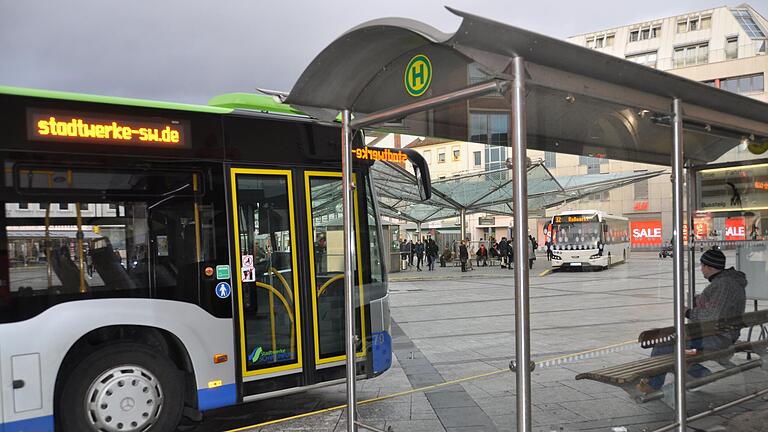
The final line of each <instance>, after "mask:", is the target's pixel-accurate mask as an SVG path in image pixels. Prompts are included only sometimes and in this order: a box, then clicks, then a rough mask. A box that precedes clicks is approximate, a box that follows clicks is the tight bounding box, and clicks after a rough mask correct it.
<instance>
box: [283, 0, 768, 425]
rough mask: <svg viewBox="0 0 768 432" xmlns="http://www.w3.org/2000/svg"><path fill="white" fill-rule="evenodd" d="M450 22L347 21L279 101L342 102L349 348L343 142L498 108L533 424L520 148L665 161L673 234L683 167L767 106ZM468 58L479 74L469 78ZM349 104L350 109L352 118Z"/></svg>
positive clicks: (540, 39) (720, 148)
mask: <svg viewBox="0 0 768 432" xmlns="http://www.w3.org/2000/svg"><path fill="white" fill-rule="evenodd" d="M450 10H451V12H453V13H455V14H456V15H458V16H459V17H461V18H462V23H461V25H460V26H459V28H458V30H457V31H456V32H455V33H453V34H445V33H443V32H440V31H438V30H436V29H434V28H431V27H429V26H427V25H425V24H423V23H420V22H415V21H412V20H407V19H383V20H376V21H371V22H368V23H365V24H362V25H360V26H358V27H355V28H353V29H351V30H350V31H348V32H347V33H345V34H343V35H341V36H340V37H339V38H338V39H336V40H335V41H334V42H332V43H331V44H330V45H329V46H328V47H326V48H325V49H324V50H323V51H322V52H321V53H320V54H319V55H318V56H317V57H316V58H315V59H314V60H313V61H312V62H311V63H310V65H309V66H308V67H307V68H306V69H305V71H304V72H303V74H302V75H301V77H300V78H299V80H298V81H297V83H296V84H295V86H294V87H293V89H292V90H291V92H290V94H289V96H288V98H287V100H286V102H287V103H289V104H291V105H292V106H294V107H296V108H298V109H300V110H302V111H304V112H307V113H310V114H312V115H314V116H316V117H318V118H325V119H327V120H328V121H332V120H333V119H334V118H335V117H336V116H337V115H338V113H339V112H340V111H341V113H342V125H343V128H342V129H343V132H342V133H343V141H342V142H343V148H342V165H343V177H344V180H343V181H344V185H345V186H346V187H345V191H344V196H345V204H344V207H345V208H344V210H345V234H346V235H345V240H346V243H345V244H346V246H347V247H346V256H345V263H346V272H345V274H346V277H345V283H346V284H347V286H346V292H347V299H346V305H347V310H346V319H347V339H348V340H347V352H348V353H350V352H354V336H353V335H354V333H353V332H352V326H353V324H354V322H353V321H352V318H353V317H352V310H351V309H352V307H351V305H352V302H351V296H352V292H353V291H352V277H351V276H352V273H351V272H352V265H351V264H352V259H351V251H352V250H353V248H352V247H351V246H352V245H351V238H352V237H351V227H352V223H351V214H352V212H351V209H352V203H351V187H352V182H351V180H352V177H351V171H350V164H351V162H352V158H351V141H352V139H353V137H354V134H355V133H356V131H358V130H361V129H365V128H375V129H379V130H385V131H390V132H401V133H407V134H410V135H419V136H433V137H440V138H446V139H458V140H470V139H469V138H471V137H472V134H471V133H470V132H471V129H472V124H471V121H472V116H471V115H470V113H471V112H472V110H473V109H505V110H506V112H508V113H509V127H508V133H507V134H506V135H505V136H501V137H497V138H499V140H500V141H501V142H503V143H506V144H507V145H509V146H511V147H512V152H511V153H512V155H513V156H512V182H511V184H510V188H511V189H512V194H513V198H514V199H513V211H514V217H515V220H517V221H518V223H516V225H515V239H516V240H515V244H514V256H515V273H514V276H515V347H516V350H515V356H516V358H515V360H514V362H513V364H512V365H511V366H512V369H513V371H514V372H515V373H516V386H517V388H516V409H514V410H513V409H512V407H510V411H515V412H516V424H517V430H518V431H523V432H527V431H530V430H532V429H531V369H532V367H531V364H530V327H529V325H530V324H529V315H530V310H529V293H528V283H529V281H528V267H527V266H526V265H524V263H525V262H526V261H527V247H526V244H525V241H526V237H527V229H528V227H527V215H528V205H527V204H528V203H527V199H526V197H527V194H528V190H529V188H528V184H527V176H526V169H525V168H526V164H525V163H524V162H522V161H525V160H526V156H525V152H526V149H527V148H531V149H537V150H546V151H554V152H562V153H570V154H577V155H588V156H593V157H607V158H611V159H621V160H628V161H634V162H642V163H651V164H659V165H667V166H671V167H672V178H673V222H674V223H673V225H674V232H676V233H681V232H682V229H683V215H684V194H683V191H684V180H685V179H684V167H685V166H686V164H688V165H693V164H696V165H700V164H704V163H709V162H711V161H714V160H716V159H717V158H719V157H720V156H721V155H723V154H724V153H726V152H727V151H728V150H730V149H732V148H734V147H735V146H737V145H739V144H740V143H741V142H742V141H753V142H763V141H765V140H766V139H768V138H766V137H768V105H766V104H765V103H762V102H759V101H757V100H754V99H750V98H747V97H744V96H741V95H737V94H733V93H728V92H725V91H722V90H719V89H715V88H711V87H708V86H706V85H704V84H701V83H697V82H694V81H690V80H687V79H684V78H681V77H677V76H674V75H671V74H667V73H665V72H662V71H658V70H655V69H652V68H648V67H645V66H641V65H638V64H635V63H631V62H628V61H625V60H623V59H619V58H616V57H612V56H609V55H606V54H603V53H600V52H597V51H594V50H590V49H586V48H584V47H580V46H576V45H573V44H571V43H568V42H564V41H561V40H557V39H554V38H550V37H546V36H542V35H539V34H536V33H532V32H529V31H526V30H522V29H519V28H515V27H512V26H509V25H506V24H502V23H498V22H495V21H493V20H490V19H486V18H482V17H478V16H474V15H471V14H468V13H464V12H460V11H456V10H453V9H450ZM470 65H473V67H476V68H477V69H478V70H480V71H482V72H483V74H484V75H485V79H481V80H477V79H470V77H469V74H468V68H469V67H470ZM353 115H354V117H353ZM682 237H683V236H681V235H676V236H675V240H674V256H675V258H674V264H673V269H674V270H673V287H674V316H675V319H674V323H675V329H676V334H677V338H676V342H675V351H674V355H675V386H674V387H675V392H674V393H675V394H674V400H675V422H674V423H673V424H672V425H669V426H667V427H664V428H661V429H659V430H671V429H674V430H678V431H685V430H686V423H687V421H688V413H687V409H686V391H685V388H686V386H685V383H686V374H685V370H686V366H685V361H684V357H683V356H684V349H685V345H684V341H685V337H684V336H685V335H684V328H685V327H684V316H683V311H684V298H685V290H684V271H683V270H684V269H683V267H684V260H683V258H684V256H683V238H682ZM353 357H354V356H349V355H348V356H347V377H348V379H347V394H348V404H349V405H348V412H347V421H348V428H349V430H356V428H357V426H358V425H362V427H365V428H368V429H372V430H375V428H371V427H369V426H366V425H365V424H364V423H363V422H361V421H360V420H359V419H357V417H356V396H355V391H356V390H355V383H354V379H351V378H352V377H354V375H355V372H354V371H355V369H354V368H355V365H354V358H353Z"/></svg>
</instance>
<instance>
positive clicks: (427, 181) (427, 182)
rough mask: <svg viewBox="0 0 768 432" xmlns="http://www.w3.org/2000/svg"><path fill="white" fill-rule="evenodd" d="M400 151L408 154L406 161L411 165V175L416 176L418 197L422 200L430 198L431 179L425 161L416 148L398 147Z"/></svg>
mask: <svg viewBox="0 0 768 432" xmlns="http://www.w3.org/2000/svg"><path fill="white" fill-rule="evenodd" d="M400 151H401V152H403V153H404V154H405V155H406V156H408V162H410V163H411V166H412V167H413V175H414V176H416V186H417V187H418V189H419V198H421V200H422V201H426V200H428V199H430V198H432V179H431V178H430V176H429V165H427V161H426V160H425V159H424V157H423V156H422V155H421V153H419V152H417V151H416V150H413V149H400Z"/></svg>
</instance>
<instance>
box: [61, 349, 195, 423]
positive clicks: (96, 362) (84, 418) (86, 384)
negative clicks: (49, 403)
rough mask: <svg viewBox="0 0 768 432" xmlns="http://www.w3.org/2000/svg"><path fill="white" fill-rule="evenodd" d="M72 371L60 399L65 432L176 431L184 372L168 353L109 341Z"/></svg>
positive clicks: (180, 406) (179, 418) (179, 415)
mask: <svg viewBox="0 0 768 432" xmlns="http://www.w3.org/2000/svg"><path fill="white" fill-rule="evenodd" d="M71 370H72V372H71V373H70V374H69V376H67V377H66V379H65V380H64V385H63V387H62V391H61V392H60V395H59V398H58V401H57V408H58V409H57V414H58V417H59V419H58V421H59V425H60V426H61V428H62V430H63V431H64V432H90V431H94V432H95V431H103V432H118V431H121V430H141V431H144V430H146V431H148V432H165V431H173V430H176V426H177V425H178V424H179V421H180V420H181V414H182V410H183V407H184V386H183V383H184V376H183V373H182V372H181V371H180V370H178V369H177V368H176V366H175V365H174V364H173V362H171V360H170V359H169V358H168V357H166V356H165V355H164V354H163V353H161V352H159V351H153V350H152V349H151V348H149V347H148V346H146V345H142V344H137V343H116V344H109V345H108V346H107V347H105V348H103V349H100V350H97V351H95V352H92V353H91V354H89V355H87V356H85V357H84V358H83V359H82V360H81V361H80V362H79V364H77V365H75V366H74V367H73V368H72V369H71Z"/></svg>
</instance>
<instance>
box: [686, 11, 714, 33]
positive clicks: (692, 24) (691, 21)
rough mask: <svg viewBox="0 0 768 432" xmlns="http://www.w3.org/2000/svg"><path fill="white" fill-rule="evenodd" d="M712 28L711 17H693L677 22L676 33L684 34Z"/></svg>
mask: <svg viewBox="0 0 768 432" xmlns="http://www.w3.org/2000/svg"><path fill="white" fill-rule="evenodd" d="M711 27H712V16H710V15H707V16H699V15H697V16H694V17H688V18H681V19H679V20H677V32H678V33H686V32H692V31H697V30H707V29H709V28H711Z"/></svg>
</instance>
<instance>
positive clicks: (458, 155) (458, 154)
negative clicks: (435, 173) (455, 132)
mask: <svg viewBox="0 0 768 432" xmlns="http://www.w3.org/2000/svg"><path fill="white" fill-rule="evenodd" d="M459 159H461V150H460V149H459V148H458V147H454V148H453V160H454V161H457V160H459Z"/></svg>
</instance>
